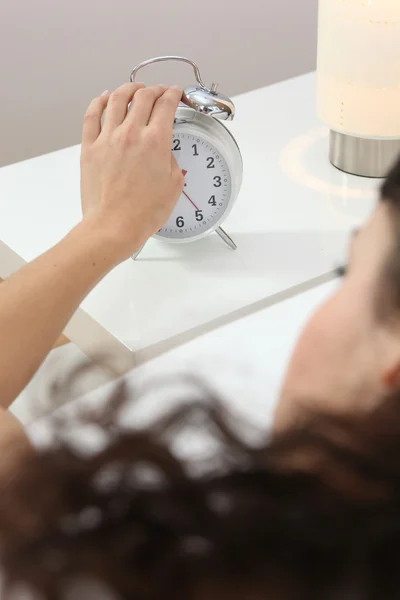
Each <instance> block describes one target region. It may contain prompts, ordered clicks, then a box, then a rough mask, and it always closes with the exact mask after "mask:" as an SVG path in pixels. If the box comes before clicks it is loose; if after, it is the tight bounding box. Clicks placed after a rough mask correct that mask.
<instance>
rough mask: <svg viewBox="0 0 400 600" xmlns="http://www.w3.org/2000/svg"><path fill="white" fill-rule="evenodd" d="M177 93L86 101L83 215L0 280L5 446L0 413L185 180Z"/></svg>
mask: <svg viewBox="0 0 400 600" xmlns="http://www.w3.org/2000/svg"><path fill="white" fill-rule="evenodd" d="M181 96H182V90H181V89H178V88H167V87H164V86H154V87H151V88H145V87H144V85H143V84H125V85H123V86H121V87H120V88H119V89H118V90H116V91H115V92H114V93H113V94H111V95H110V94H108V93H105V94H104V95H102V96H100V97H99V98H96V99H95V100H93V102H92V103H91V104H90V106H89V108H88V111H87V113H86V116H85V120H84V125H83V134H82V157H81V195H82V211H83V219H82V221H81V222H80V223H79V224H78V225H77V226H76V227H75V228H74V229H73V230H72V231H71V232H70V233H69V234H68V235H67V236H66V237H65V238H64V239H63V240H61V241H60V242H59V243H58V244H57V245H56V246H55V247H54V248H52V249H51V250H49V251H48V252H46V253H45V254H43V255H42V256H40V257H38V258H37V259H36V260H34V261H33V262H32V263H30V264H28V265H26V266H25V267H24V268H22V269H21V270H20V271H18V272H17V273H16V274H15V275H13V276H11V277H9V278H8V279H7V280H6V281H4V282H3V283H2V284H1V285H0V332H1V340H2V347H3V348H4V349H6V351H3V352H1V353H0V399H1V409H2V414H1V419H0V439H1V440H2V441H3V445H5V444H7V443H8V441H9V439H10V436H11V437H13V436H15V433H17V431H19V430H18V425H17V423H16V421H14V420H13V418H12V417H11V415H10V414H9V413H7V412H6V409H7V408H8V407H9V405H10V404H11V403H12V402H13V400H14V399H15V398H16V397H17V396H18V394H19V393H20V392H21V391H22V390H23V389H24V387H25V386H26V385H27V384H28V382H29V381H30V379H31V377H32V376H33V375H34V373H35V372H36V371H37V369H38V368H39V366H40V364H41V363H42V361H43V360H44V359H45V357H46V356H47V354H48V353H49V352H50V350H51V349H52V347H53V346H54V344H55V343H56V341H57V339H58V338H59V336H60V334H61V333H62V331H63V329H64V327H65V325H66V324H67V322H68V321H69V319H70V318H71V316H72V315H73V313H74V311H75V310H76V309H77V307H78V306H79V304H80V303H81V302H82V300H83V299H84V297H85V296H86V295H87V294H88V293H89V292H90V291H91V289H92V288H93V287H94V286H95V285H96V284H97V283H98V282H99V281H100V280H101V279H102V278H103V277H104V276H105V275H106V274H107V273H108V272H109V271H110V270H111V269H112V268H114V267H115V266H116V265H118V264H119V263H121V262H122V261H124V260H126V259H127V258H129V257H130V256H131V255H132V254H133V253H134V252H135V251H136V250H138V249H139V248H140V247H141V246H142V245H143V244H144V242H145V241H146V240H147V239H148V238H149V237H150V236H152V235H153V234H154V233H156V232H157V231H158V230H159V229H160V227H161V226H162V225H163V224H164V223H165V222H166V221H167V220H168V218H169V216H170V214H171V212H172V210H173V207H174V206H175V204H176V202H177V200H178V198H179V196H180V194H181V191H182V189H183V185H184V178H183V175H182V173H181V171H180V169H179V167H178V165H177V163H176V161H175V159H174V158H173V157H172V154H171V143H172V128H173V122H174V116H175V112H176V109H177V107H178V104H179V101H180V99H181ZM131 102H132V104H131V108H130V109H129V110H128V106H129V104H130V103H131ZM106 108H107V111H106V114H105V118H104V124H103V126H102V125H101V120H102V117H103V113H104V111H105V109H106ZM1 456H3V457H4V452H2V454H1ZM1 460H2V459H1V458H0V469H1V464H2V463H1ZM7 461H8V459H7ZM7 461H6V462H7ZM3 462H4V460H3Z"/></svg>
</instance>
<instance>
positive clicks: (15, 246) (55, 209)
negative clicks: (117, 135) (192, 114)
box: [0, 74, 377, 372]
mask: <svg viewBox="0 0 400 600" xmlns="http://www.w3.org/2000/svg"><path fill="white" fill-rule="evenodd" d="M235 102H236V110H237V113H236V114H237V117H236V120H235V121H234V122H233V123H232V124H231V125H230V127H231V129H232V131H233V133H234V135H235V137H236V139H237V141H238V143H239V146H240V148H241V150H242V154H243V160H244V182H243V188H242V191H241V194H240V196H239V199H238V202H237V204H236V206H235V208H234V210H233V212H232V213H231V215H230V216H229V218H228V220H227V221H226V223H225V225H224V227H225V228H226V230H227V231H228V232H229V233H230V234H231V236H232V237H233V239H234V240H235V242H236V243H237V246H238V249H237V251H232V250H230V249H229V248H228V247H227V246H225V244H223V243H222V242H221V241H220V239H219V238H218V237H217V235H215V234H213V235H211V236H210V237H208V238H207V239H204V240H201V241H199V242H195V243H193V244H191V245H190V244H188V245H179V246H173V245H167V244H163V243H161V242H157V241H155V240H150V241H149V243H148V244H147V245H146V247H145V249H144V251H143V253H142V254H141V256H140V258H139V260H138V261H137V262H136V263H134V262H133V261H131V260H129V261H127V262H125V263H123V264H122V265H120V266H119V267H118V268H117V269H115V270H114V271H113V272H112V273H110V274H109V275H108V276H107V277H106V278H105V279H104V280H103V281H102V282H101V283H100V284H99V285H98V286H97V287H96V289H95V290H93V292H92V293H91V294H90V295H89V296H88V297H87V298H86V300H85V301H84V302H83V303H82V305H81V307H80V308H79V310H78V311H77V313H76V315H75V316H74V317H73V319H72V320H71V322H70V324H69V325H68V327H67V328H66V332H65V333H66V335H67V336H68V337H69V338H70V339H71V340H72V341H73V342H75V343H76V344H77V346H79V347H80V348H81V349H82V350H83V351H84V352H86V353H87V354H88V355H89V356H95V355H96V354H97V353H98V352H99V351H100V350H104V348H107V349H108V350H111V352H112V356H111V355H110V362H111V363H112V364H113V365H114V366H117V368H118V370H119V371H120V372H123V371H125V370H127V369H128V368H129V367H130V366H132V365H133V364H134V363H135V362H139V363H140V362H143V361H146V360H148V359H149V358H153V357H155V356H157V355H159V354H162V353H163V352H165V351H166V350H169V349H171V348H174V347H178V346H180V345H182V344H183V343H185V342H188V341H190V340H194V339H196V338H198V337H199V336H201V335H202V334H204V333H207V332H212V331H213V330H215V329H217V328H219V327H221V326H223V325H225V324H228V323H232V322H234V321H236V320H238V319H239V318H241V317H243V316H246V315H250V314H252V313H257V312H258V311H260V310H261V309H263V308H266V307H268V306H270V305H272V304H276V303H277V302H280V301H282V300H283V299H286V298H289V297H291V296H293V295H295V294H297V293H299V292H301V291H302V290H304V289H308V288H310V287H313V286H316V285H318V284H320V283H322V282H324V281H327V280H328V279H329V278H330V277H331V273H332V270H333V268H334V266H335V264H337V263H340V262H341V261H342V260H343V257H344V253H345V248H346V245H347V236H348V233H349V231H350V230H352V229H353V228H354V227H357V226H358V225H359V224H360V222H363V221H364V220H365V218H366V217H367V216H368V214H369V213H370V212H371V210H372V208H373V206H374V204H375V198H376V187H377V183H376V182H375V181H373V180H372V181H371V180H367V179H361V178H356V177H352V176H349V175H345V174H344V173H341V172H340V171H338V170H336V169H335V168H333V167H332V166H331V165H330V164H329V162H328V131H327V130H326V129H325V128H323V127H322V126H321V124H320V123H319V122H318V120H317V118H316V115H315V76H314V75H313V74H310V75H305V76H302V77H299V78H296V79H293V80H290V81H287V82H284V83H281V84H277V85H274V86H271V87H268V88H263V89H259V90H255V91H253V92H249V93H247V94H243V95H241V96H238V97H237V98H236V99H235ZM79 219H80V199H79V147H78V146H76V147H72V148H67V149H65V150H61V151H59V152H55V153H53V154H49V155H46V156H41V157H38V158H35V159H32V160H29V161H25V162H23V163H19V164H16V165H12V166H9V167H5V168H3V169H1V171H0V240H1V242H2V243H0V276H1V277H6V276H7V275H9V274H10V273H11V272H13V271H14V270H15V269H16V268H18V267H19V266H20V265H21V264H23V263H24V262H26V261H30V260H32V259H33V258H35V257H36V256H38V255H39V254H40V253H42V252H43V251H44V250H46V249H48V248H49V247H50V246H52V245H53V244H55V243H56V242H57V241H58V240H59V239H60V238H61V237H62V236H63V235H64V234H66V233H67V231H68V230H69V229H70V228H71V227H73V226H74V225H75V224H76V223H77V222H78V220H79ZM231 351H232V352H235V349H234V348H231Z"/></svg>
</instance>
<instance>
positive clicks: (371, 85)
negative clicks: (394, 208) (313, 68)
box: [317, 0, 400, 177]
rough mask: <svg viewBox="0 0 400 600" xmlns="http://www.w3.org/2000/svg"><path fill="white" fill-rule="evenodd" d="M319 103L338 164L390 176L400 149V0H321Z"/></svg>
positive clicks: (349, 170) (350, 169)
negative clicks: (390, 170)
mask: <svg viewBox="0 0 400 600" xmlns="http://www.w3.org/2000/svg"><path fill="white" fill-rule="evenodd" d="M318 29H319V31H318V68H317V96H318V99H317V106H318V115H319V117H320V118H321V119H322V120H323V121H324V122H325V123H326V124H327V125H328V126H329V127H330V129H331V138H330V160H331V162H332V164H333V165H334V166H335V167H337V168H339V169H341V170H342V171H345V172H347V173H352V174H355V175H362V176H365V177H384V176H385V175H386V173H387V171H388V170H389V169H390V167H391V165H392V163H393V162H394V161H395V160H396V158H397V157H398V155H399V154H400V0H319V26H318Z"/></svg>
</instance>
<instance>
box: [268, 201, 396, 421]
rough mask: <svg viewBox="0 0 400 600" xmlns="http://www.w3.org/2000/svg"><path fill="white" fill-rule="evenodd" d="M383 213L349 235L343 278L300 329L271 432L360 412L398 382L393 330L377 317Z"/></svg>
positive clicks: (392, 322)
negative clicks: (310, 417) (309, 418)
mask: <svg viewBox="0 0 400 600" xmlns="http://www.w3.org/2000/svg"><path fill="white" fill-rule="evenodd" d="M390 217H391V213H390V208H389V206H388V204H387V203H380V205H379V206H378V208H377V209H376V211H375V213H374V214H373V216H372V217H371V219H370V220H369V221H368V223H367V224H366V225H365V227H363V228H362V229H361V230H360V231H359V232H357V233H356V234H354V236H353V238H352V240H351V243H350V251H349V261H348V265H349V266H348V270H347V274H346V276H345V277H344V279H343V282H342V285H341V286H340V288H339V289H338V291H337V292H336V293H335V294H333V296H332V297H331V298H329V299H328V300H327V302H325V303H324V304H323V305H322V306H321V307H320V308H319V309H318V310H317V311H316V313H315V314H314V315H313V316H312V318H311V319H310V321H309V322H308V323H307V324H306V326H305V328H304V331H303V333H302V335H301V336H300V339H299V341H298V343H297V346H296V348H295V350H294V353H293V355H292V359H291V361H290V365H289V368H288V371H287V374H286V378H285V382H284V385H283V389H282V393H281V398H280V401H279V404H278V408H277V411H276V420H275V425H276V428H277V429H278V430H282V429H283V428H285V427H288V426H290V425H291V424H293V423H294V422H295V421H297V420H299V419H301V418H302V417H303V416H304V415H306V414H307V412H308V411H310V410H311V411H318V412H321V411H323V412H325V413H326V412H330V413H333V414H339V415H352V414H360V413H365V412H368V411H370V410H371V409H373V408H374V407H376V405H377V403H378V402H379V401H380V400H381V399H382V398H383V397H384V396H385V395H386V394H387V393H389V392H390V391H393V388H395V387H396V386H397V385H398V383H399V371H400V329H399V327H400V323H399V321H398V319H397V317H396V315H392V317H391V318H390V319H389V318H388V319H385V318H379V317H378V314H377V300H378V293H379V290H381V289H382V272H383V270H384V267H385V262H386V261H387V259H388V257H389V256H390V253H391V251H393V249H394V241H395V240H394V234H393V232H392V228H391V219H390Z"/></svg>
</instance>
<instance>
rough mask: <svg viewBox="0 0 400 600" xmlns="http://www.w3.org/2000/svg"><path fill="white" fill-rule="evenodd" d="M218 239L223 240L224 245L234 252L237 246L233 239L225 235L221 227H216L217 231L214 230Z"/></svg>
mask: <svg viewBox="0 0 400 600" xmlns="http://www.w3.org/2000/svg"><path fill="white" fill-rule="evenodd" d="M215 231H216V232H217V233H218V235H219V237H220V238H221V239H222V240H224V242H225V244H228V246H229V247H230V248H232V250H236V248H237V246H236V244H235V242H234V241H233V239H232V238H231V237H230V236H229V235H228V234H227V233H226V231H224V230H223V229H222V227H217V229H216V230H215Z"/></svg>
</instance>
